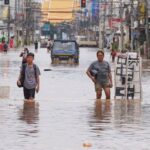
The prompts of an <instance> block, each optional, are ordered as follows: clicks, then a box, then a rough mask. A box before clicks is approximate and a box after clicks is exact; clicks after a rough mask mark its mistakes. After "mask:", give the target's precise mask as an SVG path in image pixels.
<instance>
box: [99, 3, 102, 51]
mask: <svg viewBox="0 0 150 150" xmlns="http://www.w3.org/2000/svg"><path fill="white" fill-rule="evenodd" d="M100 10H101V2H99V49H102V31H101V20H102V16H101V13H102V11H100Z"/></svg>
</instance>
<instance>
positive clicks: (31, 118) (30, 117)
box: [20, 104, 39, 124]
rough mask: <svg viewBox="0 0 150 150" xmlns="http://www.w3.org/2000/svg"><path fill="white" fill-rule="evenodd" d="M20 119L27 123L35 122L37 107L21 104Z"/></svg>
mask: <svg viewBox="0 0 150 150" xmlns="http://www.w3.org/2000/svg"><path fill="white" fill-rule="evenodd" d="M20 120H22V121H25V122H26V123H27V124H37V123H38V121H39V107H38V106H35V107H31V106H29V107H27V106H26V104H24V106H23V110H21V111H20Z"/></svg>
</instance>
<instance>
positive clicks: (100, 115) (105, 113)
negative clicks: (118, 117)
mask: <svg viewBox="0 0 150 150" xmlns="http://www.w3.org/2000/svg"><path fill="white" fill-rule="evenodd" d="M109 116H110V100H106V101H105V102H102V100H100V99H97V100H96V102H95V117H96V119H98V120H105V119H107V118H108V117H109Z"/></svg>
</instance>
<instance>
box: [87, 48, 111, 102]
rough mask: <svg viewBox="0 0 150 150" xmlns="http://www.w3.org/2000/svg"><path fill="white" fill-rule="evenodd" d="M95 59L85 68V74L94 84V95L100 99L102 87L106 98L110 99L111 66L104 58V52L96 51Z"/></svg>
mask: <svg viewBox="0 0 150 150" xmlns="http://www.w3.org/2000/svg"><path fill="white" fill-rule="evenodd" d="M97 59H98V60H97V61H95V62H93V63H92V64H91V65H90V67H89V68H88V70H87V75H88V76H89V77H90V79H91V80H92V81H93V82H94V84H95V90H96V97H97V99H101V96H102V89H104V92H105V95H106V99H110V88H111V87H112V86H113V83H112V74H111V67H110V65H109V63H108V62H107V61H105V60H104V52H103V51H101V50H99V51H98V52H97Z"/></svg>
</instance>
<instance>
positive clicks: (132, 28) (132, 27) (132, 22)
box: [130, 0, 134, 51]
mask: <svg viewBox="0 0 150 150" xmlns="http://www.w3.org/2000/svg"><path fill="white" fill-rule="evenodd" d="M133 9H134V8H133V0H132V1H131V25H130V28H131V37H130V38H131V51H133V40H134V37H133V33H134V19H133V11H134V10H133Z"/></svg>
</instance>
